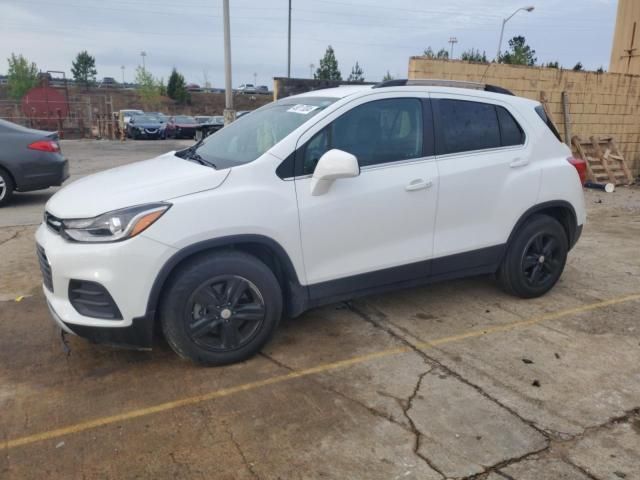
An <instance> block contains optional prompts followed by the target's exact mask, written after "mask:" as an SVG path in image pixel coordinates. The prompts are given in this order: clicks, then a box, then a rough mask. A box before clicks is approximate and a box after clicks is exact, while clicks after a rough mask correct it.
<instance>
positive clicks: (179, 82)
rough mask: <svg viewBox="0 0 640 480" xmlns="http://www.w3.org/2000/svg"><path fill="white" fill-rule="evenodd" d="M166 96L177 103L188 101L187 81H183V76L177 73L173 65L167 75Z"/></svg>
mask: <svg viewBox="0 0 640 480" xmlns="http://www.w3.org/2000/svg"><path fill="white" fill-rule="evenodd" d="M167 96H168V97H169V98H171V99H173V100H175V101H176V102H178V103H188V102H189V100H190V95H189V92H188V91H187V82H185V80H184V77H183V76H182V74H181V73H178V71H177V70H176V68H175V67H173V70H171V75H169V83H167Z"/></svg>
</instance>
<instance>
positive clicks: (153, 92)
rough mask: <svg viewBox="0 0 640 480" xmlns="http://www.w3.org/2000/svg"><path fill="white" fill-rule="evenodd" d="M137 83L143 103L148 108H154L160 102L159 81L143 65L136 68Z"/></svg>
mask: <svg viewBox="0 0 640 480" xmlns="http://www.w3.org/2000/svg"><path fill="white" fill-rule="evenodd" d="M136 84H137V85H138V93H139V94H140V98H141V99H142V103H143V104H144V105H145V107H147V108H153V107H155V106H157V105H158V104H159V103H160V97H161V96H160V85H159V82H158V81H157V80H156V79H155V78H154V77H153V75H151V73H149V72H148V71H147V70H145V69H144V68H142V67H138V68H136Z"/></svg>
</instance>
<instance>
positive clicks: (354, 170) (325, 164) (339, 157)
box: [311, 148, 360, 196]
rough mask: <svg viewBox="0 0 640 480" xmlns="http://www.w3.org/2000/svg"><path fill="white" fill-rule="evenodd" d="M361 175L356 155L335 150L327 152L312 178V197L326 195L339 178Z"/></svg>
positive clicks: (321, 158) (319, 161)
mask: <svg viewBox="0 0 640 480" xmlns="http://www.w3.org/2000/svg"><path fill="white" fill-rule="evenodd" d="M358 175H360V166H359V165H358V159H357V158H356V157H355V155H351V154H350V153H348V152H345V151H343V150H338V149H337V148H334V149H332V150H329V151H328V152H326V153H325V154H324V155H322V157H320V160H318V164H317V165H316V169H315V170H314V172H313V176H312V178H311V195H313V196H317V195H324V194H325V193H327V192H328V191H329V188H330V187H331V184H333V182H334V181H335V180H337V179H338V178H351V177H357V176H358Z"/></svg>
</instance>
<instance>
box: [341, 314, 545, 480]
mask: <svg viewBox="0 0 640 480" xmlns="http://www.w3.org/2000/svg"><path fill="white" fill-rule="evenodd" d="M346 304H347V307H348V308H349V309H350V310H351V311H352V312H353V313H355V314H356V315H358V316H359V317H360V318H362V319H363V320H364V321H366V322H368V323H370V324H371V325H373V326H374V327H376V328H378V329H380V330H382V331H384V332H386V333H387V334H389V335H390V336H392V337H393V338H395V339H396V340H398V341H400V342H402V343H403V344H404V345H406V346H407V347H409V348H410V349H411V350H412V351H414V352H415V353H416V354H418V355H420V356H421V357H422V359H423V360H424V361H425V363H426V364H427V365H430V366H431V367H434V366H437V367H439V368H440V369H441V370H442V371H444V372H445V373H447V374H448V375H450V376H452V377H453V378H455V379H457V380H459V381H460V382H462V383H464V384H465V385H467V386H469V387H471V388H473V389H474V390H475V391H477V392H478V393H479V394H481V395H482V396H483V397H485V398H486V399H488V400H489V401H491V402H493V403H495V404H496V405H498V406H499V407H501V408H503V409H504V410H506V411H507V412H509V413H510V414H511V415H513V416H514V417H516V418H517V419H519V420H520V421H521V422H523V423H524V424H526V425H528V426H529V427H531V428H532V429H533V430H535V431H536V432H538V433H539V434H540V435H541V436H542V437H543V438H544V439H545V442H546V445H545V446H544V448H542V449H539V450H535V451H532V452H529V453H527V454H525V455H523V456H521V457H518V458H517V459H515V461H521V460H522V459H524V458H526V457H528V456H530V455H535V454H538V453H541V452H544V451H545V450H547V449H548V448H549V446H550V444H551V438H550V436H549V434H548V433H547V432H546V431H544V430H543V429H541V428H540V427H538V426H537V425H536V424H535V422H533V421H532V420H528V419H526V418H524V417H522V416H521V415H520V414H519V413H517V412H516V411H515V410H513V409H512V408H510V407H508V406H506V405H504V404H503V403H502V402H500V401H499V400H498V399H496V398H494V397H492V396H491V395H489V394H488V393H487V392H485V391H484V390H483V389H482V387H480V386H479V385H476V384H474V383H472V382H470V381H469V380H467V379H466V378H464V377H463V376H462V375H460V374H459V373H458V372H456V371H455V370H453V369H451V368H449V367H448V366H446V365H444V364H443V363H442V362H440V361H439V360H437V359H435V358H433V357H431V356H430V355H428V354H426V353H425V352H424V351H422V350H421V349H420V348H418V347H417V346H416V345H414V344H413V343H411V342H410V341H409V340H408V339H406V338H405V337H402V336H400V335H398V333H397V332H396V331H395V330H394V329H393V328H390V327H389V326H387V325H383V324H382V323H381V322H385V323H387V324H388V325H391V326H393V327H394V328H397V326H396V325H395V324H394V323H393V322H391V321H390V320H389V317H387V315H386V314H385V313H384V312H381V311H380V310H378V309H377V308H375V307H374V306H372V305H366V304H365V305H364V308H368V309H369V310H370V311H371V312H368V311H366V310H365V309H364V308H363V306H361V305H362V304H361V302H358V304H357V305H356V303H355V302H346ZM374 316H375V317H377V318H374ZM423 377H424V375H423V376H422V377H421V378H420V379H419V381H420V382H421V381H422V378H423ZM408 411H409V409H407V412H408ZM405 415H406V414H405ZM406 416H407V418H408V419H409V417H408V415H406ZM410 421H411V424H412V426H413V427H414V428H415V424H413V420H410ZM415 431H416V432H417V433H416V434H417V436H418V435H422V433H421V432H420V431H419V430H418V429H417V428H416V429H415ZM421 458H422V456H421ZM509 461H510V460H506V461H505V462H501V463H500V464H497V465H500V466H504V465H506V464H508V462H509ZM497 465H492V466H488V467H485V466H484V465H483V466H482V467H483V468H484V470H483V471H482V472H481V473H479V474H477V475H474V476H471V477H468V478H477V477H478V475H484V474H486V473H489V472H491V471H494V470H496V469H497ZM430 466H431V465H430ZM436 471H438V470H436ZM438 473H441V472H439V471H438ZM441 474H442V473H441ZM443 476H444V477H446V476H445V475H443Z"/></svg>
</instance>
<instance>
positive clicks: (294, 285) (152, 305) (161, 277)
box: [146, 234, 307, 318]
mask: <svg viewBox="0 0 640 480" xmlns="http://www.w3.org/2000/svg"><path fill="white" fill-rule="evenodd" d="M247 244H253V245H256V244H257V245H261V246H264V247H266V248H268V249H270V250H271V251H272V252H274V254H275V256H276V258H277V260H278V263H279V264H280V266H281V267H282V270H283V274H284V277H285V278H284V280H285V281H286V283H287V285H283V286H282V287H283V290H285V291H286V290H287V289H288V291H289V292H288V293H289V296H290V297H291V298H289V299H285V300H287V302H288V303H289V304H290V309H291V310H292V312H293V313H296V314H297V313H298V311H299V310H300V309H301V308H302V309H304V305H306V302H307V288H306V287H303V286H302V285H300V282H299V280H298V274H297V273H296V270H295V268H294V266H293V262H291V259H290V258H289V255H288V254H287V252H286V251H285V249H284V248H283V247H282V246H281V245H280V244H279V243H278V242H276V241H275V240H273V239H272V238H270V237H266V236H264V235H253V234H243V235H229V236H226V237H218V238H213V239H210V240H203V241H201V242H197V243H193V244H191V245H188V246H186V247H184V248H182V249H180V250H178V251H177V252H176V253H174V254H173V255H172V256H171V257H170V258H169V260H167V261H166V262H165V264H164V265H163V266H162V268H161V269H160V271H159V272H158V274H157V275H156V278H155V280H154V281H153V286H152V287H151V291H150V292H149V298H148V300H147V312H146V316H147V317H150V318H154V317H155V313H156V309H157V306H158V302H159V301H160V294H161V293H162V290H163V288H164V286H165V284H166V282H167V280H168V279H169V277H170V276H171V274H172V273H173V271H174V270H175V268H176V267H177V266H178V265H180V263H182V261H184V260H186V259H187V258H189V257H191V256H193V255H197V254H198V253H201V252H205V251H207V250H211V249H216V248H224V247H233V246H237V245H247ZM301 301H302V304H300V302H301Z"/></svg>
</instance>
